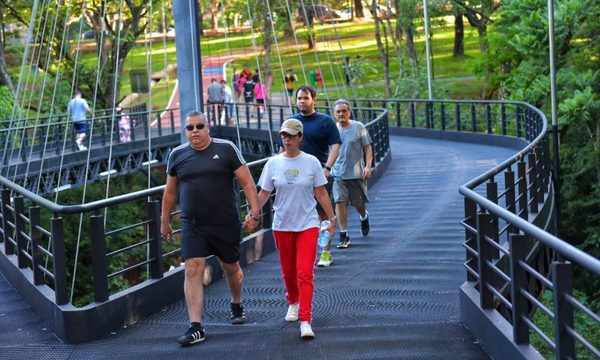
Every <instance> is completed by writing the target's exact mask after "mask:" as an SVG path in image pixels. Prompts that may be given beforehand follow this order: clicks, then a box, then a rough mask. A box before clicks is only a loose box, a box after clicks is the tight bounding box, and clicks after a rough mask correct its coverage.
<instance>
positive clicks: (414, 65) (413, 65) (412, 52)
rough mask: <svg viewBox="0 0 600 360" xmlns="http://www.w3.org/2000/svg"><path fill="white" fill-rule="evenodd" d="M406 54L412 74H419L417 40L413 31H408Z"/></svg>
mask: <svg viewBox="0 0 600 360" xmlns="http://www.w3.org/2000/svg"><path fill="white" fill-rule="evenodd" d="M406 52H407V53H408V61H409V62H410V72H411V73H412V74H417V73H418V72H419V62H418V61H417V49H416V48H415V38H414V35H413V32H412V30H411V29H407V30H406Z"/></svg>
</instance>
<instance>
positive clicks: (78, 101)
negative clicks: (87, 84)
mask: <svg viewBox="0 0 600 360" xmlns="http://www.w3.org/2000/svg"><path fill="white" fill-rule="evenodd" d="M88 108H89V106H88V104H87V101H85V100H84V99H82V98H78V97H76V98H74V99H71V101H69V106H68V107H67V110H68V111H69V114H71V119H72V120H73V121H83V120H85V112H86V110H87V109H88Z"/></svg>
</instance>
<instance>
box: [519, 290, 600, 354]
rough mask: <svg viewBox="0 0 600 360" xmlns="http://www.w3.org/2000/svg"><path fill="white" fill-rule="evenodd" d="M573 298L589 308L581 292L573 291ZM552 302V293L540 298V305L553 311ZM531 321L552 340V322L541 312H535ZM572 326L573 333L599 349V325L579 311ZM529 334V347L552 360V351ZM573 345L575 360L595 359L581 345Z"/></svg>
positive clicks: (545, 293)
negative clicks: (573, 327)
mask: <svg viewBox="0 0 600 360" xmlns="http://www.w3.org/2000/svg"><path fill="white" fill-rule="evenodd" d="M573 296H574V297H575V298H576V299H577V300H578V301H579V302H580V303H582V304H583V305H584V306H590V301H589V298H588V297H587V296H586V295H585V294H583V293H582V292H580V291H574V292H573ZM553 302H554V301H553V294H552V292H551V291H549V290H546V291H545V292H544V295H543V297H542V303H543V304H544V305H545V306H546V307H547V308H548V309H550V310H551V311H552V310H553V309H554V305H553ZM532 320H533V322H534V323H535V324H536V325H537V326H538V327H539V328H540V329H541V330H542V332H543V333H544V334H546V335H547V336H549V337H550V338H551V339H554V322H553V320H552V319H550V318H549V317H548V316H546V314H544V313H542V312H541V311H536V312H535V315H534V316H533V319H532ZM574 324H575V331H577V332H578V333H579V334H580V335H582V336H583V337H584V338H585V339H586V340H587V341H588V342H590V343H591V344H592V345H594V346H595V347H596V348H600V325H598V324H597V323H596V322H595V321H593V320H592V319H591V318H590V317H589V316H587V315H586V314H584V313H582V312H580V311H575V313H574ZM531 334H532V335H531V338H530V340H531V345H532V346H533V347H534V348H536V349H537V350H538V351H539V352H540V353H541V354H542V356H543V357H544V358H546V359H554V358H555V355H554V351H553V350H552V349H551V348H550V347H549V346H548V345H547V344H546V343H545V342H544V341H543V340H542V339H541V338H540V337H539V336H537V335H536V334H535V333H534V332H533V331H532V332H531ZM575 344H576V346H575V353H576V354H577V359H595V357H594V355H593V354H591V353H590V352H589V351H587V349H585V348H584V347H583V346H582V345H580V344H579V343H577V342H575Z"/></svg>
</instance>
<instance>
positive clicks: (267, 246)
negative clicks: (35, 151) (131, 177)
mask: <svg viewBox="0 0 600 360" xmlns="http://www.w3.org/2000/svg"><path fill="white" fill-rule="evenodd" d="M369 105H370V106H368V107H367V106H365V110H364V111H365V112H364V113H363V114H362V115H361V116H365V118H368V121H366V122H368V128H369V131H370V133H371V135H372V137H373V139H374V148H375V153H376V155H375V158H376V162H375V163H376V170H375V179H374V182H372V183H371V184H370V190H369V195H370V199H371V202H370V204H369V213H370V217H371V227H372V230H371V233H370V234H369V235H368V236H367V237H364V238H363V237H361V236H360V234H359V231H358V228H359V222H358V218H357V216H355V214H352V213H351V216H350V224H349V231H350V236H351V238H352V244H351V246H350V247H349V248H347V249H334V250H333V253H332V255H333V257H334V264H333V265H332V266H331V267H330V268H324V269H321V268H319V269H317V270H316V275H315V278H316V279H315V300H314V310H313V316H314V318H313V329H314V330H315V333H316V338H315V339H314V340H312V341H302V340H301V339H300V337H299V329H298V325H297V324H295V323H287V322H286V321H285V320H284V319H283V316H284V315H285V311H286V309H287V305H286V303H285V294H284V290H283V285H282V283H281V280H280V272H279V265H278V259H277V256H276V254H275V253H274V251H272V250H273V243H272V238H271V233H270V230H269V222H270V208H269V207H268V205H267V207H266V208H265V209H263V210H264V211H263V215H262V216H263V227H262V229H260V230H258V231H257V232H255V233H254V234H248V235H247V236H246V238H245V241H244V243H243V247H242V251H243V254H244V256H243V259H242V262H243V263H244V264H245V283H244V296H243V298H244V300H243V302H244V304H245V307H246V312H247V316H248V322H247V323H246V324H244V325H241V326H240V325H236V326H233V325H230V324H229V321H228V311H229V310H228V303H229V295H228V290H227V286H226V284H225V283H224V282H223V281H222V280H220V279H221V276H222V275H221V273H220V269H219V267H218V265H217V264H216V262H215V261H212V262H211V266H210V269H211V271H210V272H209V276H207V279H205V280H206V281H205V282H206V283H210V285H209V286H208V287H207V288H206V292H205V296H206V301H205V313H204V317H203V324H204V326H205V327H206V331H207V340H206V341H205V342H203V343H202V344H200V345H196V346H193V347H190V348H181V347H179V345H178V344H177V343H176V339H177V337H178V336H179V335H180V334H181V333H182V332H183V331H184V330H185V328H186V326H187V314H186V308H185V302H184V301H183V295H182V290H183V289H182V278H183V271H182V270H183V269H182V267H175V268H169V267H168V266H166V265H168V264H169V263H172V262H169V261H170V260H169V259H171V260H173V259H176V258H177V249H175V250H170V249H167V248H165V247H164V245H165V244H162V243H161V239H160V236H158V235H159V234H158V231H157V227H158V219H159V217H160V214H159V207H158V204H159V202H158V200H159V198H160V194H161V192H162V187H157V188H152V189H148V190H145V191H141V192H136V193H131V194H124V195H120V196H117V197H114V198H109V199H105V200H101V201H98V202H94V203H89V204H82V205H59V204H54V203H51V202H50V201H47V200H45V199H41V198H39V197H36V195H35V194H34V193H32V192H31V191H29V190H27V188H26V187H24V186H19V185H18V184H15V182H12V181H10V180H9V179H7V178H6V177H0V181H1V182H2V184H3V187H4V189H3V191H2V235H3V236H2V238H1V239H2V242H3V244H1V245H0V250H1V253H0V270H1V272H2V276H1V277H0V289H1V291H2V293H1V294H2V295H1V296H0V314H1V317H0V328H1V329H2V333H3V334H5V336H3V337H2V338H1V339H2V340H0V349H1V351H2V354H3V356H6V357H8V358H23V357H27V358H42V357H43V358H72V359H78V358H114V357H131V358H142V357H143V358H147V359H149V358H157V359H158V358H164V357H176V358H198V357H202V356H210V357H211V358H214V359H229V358H232V357H239V358H248V359H270V358H273V359H300V358H302V359H305V358H314V359H335V358H352V359H398V358H404V359H419V358H422V359H452V358H461V359H485V358H489V357H493V358H511V359H512V358H515V357H517V358H541V356H540V355H539V354H538V353H537V351H536V348H534V346H532V345H530V344H532V343H533V344H534V345H535V344H541V343H534V342H532V341H533V340H530V335H531V337H532V338H533V336H534V334H537V332H538V331H541V330H540V329H539V325H537V324H538V321H539V320H537V318H534V315H535V314H536V313H549V314H550V315H551V316H552V318H553V319H554V321H555V326H556V330H557V332H556V333H557V334H560V335H559V336H557V337H552V335H551V334H549V335H546V337H547V338H546V339H542V340H541V342H545V340H547V341H548V344H549V345H548V347H549V349H550V350H549V351H550V354H553V353H554V354H556V356H557V358H563V355H564V358H566V357H567V356H573V355H574V351H575V344H578V345H577V346H578V347H577V349H578V351H579V350H580V348H581V347H582V346H583V351H588V353H591V354H597V353H598V352H597V351H598V350H597V346H598V344H590V343H589V342H587V343H586V340H585V334H579V333H577V330H576V329H577V324H576V323H574V321H575V320H574V319H573V316H572V315H573V311H574V308H577V309H580V307H581V306H583V305H582V304H580V303H579V302H577V300H575V299H574V298H573V297H572V295H571V294H572V290H573V289H572V288H571V286H572V283H571V278H572V276H571V275H570V274H571V272H572V271H573V270H572V269H571V268H572V267H573V268H575V269H577V271H588V272H591V273H593V274H596V276H598V275H600V262H599V261H598V260H597V259H594V258H591V257H589V256H587V255H586V254H584V253H582V252H580V251H578V250H577V249H575V248H573V247H571V246H570V245H568V244H567V243H565V242H563V241H562V240H560V239H558V238H556V237H554V236H553V235H551V233H552V232H553V231H554V226H555V225H554V224H555V222H554V221H555V210H556V209H555V204H554V201H553V191H554V188H553V184H552V182H551V172H550V166H549V156H548V155H549V154H548V152H549V151H548V143H547V138H546V125H545V118H544V116H543V114H542V113H541V112H539V111H538V110H537V109H535V108H532V107H530V106H528V105H527V104H522V103H507V102H443V101H414V100H413V101H383V102H381V103H378V104H376V103H373V102H370V104H369ZM277 121H279V119H278V120H277ZM277 121H275V122H273V123H272V124H269V126H267V127H263V128H262V129H259V127H260V125H259V124H260V122H257V119H256V118H251V119H250V120H249V122H248V123H249V124H250V126H248V127H247V128H246V129H245V131H244V134H243V135H244V137H245V138H246V139H250V141H249V142H245V143H244V144H246V145H243V146H242V148H245V147H248V148H252V149H255V150H256V149H263V150H265V151H266V152H269V151H272V150H273V149H272V147H270V146H269V145H268V144H269V143H268V137H269V136H268V133H270V131H265V130H264V129H271V130H273V129H275V128H276V127H277ZM213 131H214V132H215V134H218V135H221V136H223V137H229V138H232V139H235V135H234V134H235V132H236V131H237V128H235V127H227V126H215V127H213ZM265 134H267V135H265ZM167 136H169V135H167ZM248 144H251V145H248ZM265 144H267V145H265ZM128 146H129V145H128ZM263 163H264V161H260V160H259V161H256V162H254V163H252V167H253V168H260V167H261V166H262V164H263ZM139 199H142V200H143V202H145V205H144V204H143V202H140V200H139ZM130 201H137V204H140V206H147V209H148V210H147V217H146V218H145V219H140V223H139V224H132V225H131V227H132V228H133V227H138V228H140V229H142V233H143V234H144V238H143V239H140V242H139V243H138V244H132V245H131V246H130V247H129V248H127V249H111V248H110V241H109V240H110V239H111V236H116V235H117V234H118V233H119V232H122V231H127V230H128V229H107V228H105V227H104V224H105V222H104V216H105V215H104V214H106V211H108V212H110V211H111V210H110V209H111V207H113V206H116V205H117V204H120V203H121V204H122V203H127V202H130ZM36 204H37V205H36ZM244 206H245V204H243V202H242V210H244V209H245V207H244ZM40 208H41V209H42V210H43V211H41V212H40ZM107 209H108V210H107ZM44 216H46V218H44ZM74 216H76V217H78V218H79V217H80V216H81V218H82V219H85V221H83V224H84V225H83V226H82V227H81V229H82V232H83V234H84V237H85V239H86V242H84V243H83V246H84V247H83V248H82V251H89V252H91V253H92V254H93V256H92V261H93V264H91V266H90V267H91V270H90V271H91V275H88V276H89V278H90V282H92V289H93V292H94V298H95V302H93V303H91V304H88V305H85V306H82V307H75V306H74V305H73V304H72V302H71V301H70V299H69V285H68V282H70V281H71V278H72V276H73V274H72V272H71V271H70V270H69V269H67V267H66V262H67V261H66V259H65V246H64V241H63V239H64V238H65V237H68V236H72V234H69V232H68V231H65V229H66V228H65V221H66V219H67V218H68V217H74ZM173 216H175V217H176V216H177V214H176V213H175V214H173ZM71 230H72V229H71ZM546 231H548V232H546ZM48 244H52V246H50V245H48ZM140 246H141V247H142V248H143V249H147V254H148V256H147V258H146V261H141V262H140V263H139V264H120V265H121V266H120V268H119V269H115V268H114V266H113V265H114V263H113V262H111V261H112V260H111V259H114V258H115V257H116V256H115V255H118V254H121V253H123V252H125V251H129V250H131V249H130V248H134V247H140ZM565 259H569V260H570V261H565ZM109 265H110V266H109ZM140 267H141V268H147V274H148V280H145V281H143V282H141V283H139V284H137V285H135V286H132V287H130V288H128V289H126V290H122V291H118V292H114V291H111V289H110V288H109V283H110V282H109V280H110V279H111V278H113V277H118V276H122V274H123V273H124V272H127V271H131V270H132V269H137V268H140ZM67 280H68V281H67ZM14 289H16V291H15V290H14ZM542 289H549V290H551V291H552V293H553V294H555V300H554V301H555V304H557V306H554V308H553V309H552V308H550V309H548V307H549V305H548V304H544V303H542V302H541V300H538V299H541V297H540V294H541V291H542ZM583 308H584V309H585V310H587V313H586V314H587V315H588V318H589V319H591V321H598V316H597V314H594V313H593V312H591V311H589V309H587V308H586V307H585V306H583ZM569 314H570V316H569ZM569 329H570V330H569ZM574 329H575V330H574ZM541 334H542V336H540V335H538V338H542V337H543V334H544V333H543V332H541ZM581 344H584V345H581ZM594 346H596V347H594ZM565 354H566V355H565ZM550 356H551V355H550Z"/></svg>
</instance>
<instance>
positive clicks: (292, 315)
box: [285, 303, 299, 321]
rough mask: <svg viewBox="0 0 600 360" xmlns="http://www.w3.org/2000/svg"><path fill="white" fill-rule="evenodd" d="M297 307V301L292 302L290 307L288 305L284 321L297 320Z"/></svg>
mask: <svg viewBox="0 0 600 360" xmlns="http://www.w3.org/2000/svg"><path fill="white" fill-rule="evenodd" d="M298 307H299V304H298V303H295V304H292V305H290V307H288V311H287V314H285V321H298Z"/></svg>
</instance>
